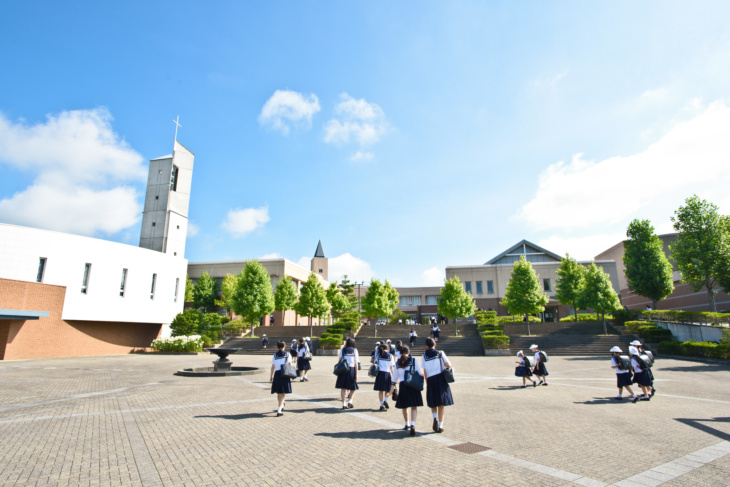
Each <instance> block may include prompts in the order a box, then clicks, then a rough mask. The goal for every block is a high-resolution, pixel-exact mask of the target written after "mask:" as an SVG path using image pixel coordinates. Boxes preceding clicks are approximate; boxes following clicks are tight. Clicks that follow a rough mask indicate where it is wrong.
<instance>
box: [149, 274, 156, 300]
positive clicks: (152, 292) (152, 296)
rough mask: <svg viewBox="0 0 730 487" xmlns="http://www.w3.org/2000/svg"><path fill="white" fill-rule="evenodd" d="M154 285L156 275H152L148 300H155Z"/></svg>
mask: <svg viewBox="0 0 730 487" xmlns="http://www.w3.org/2000/svg"><path fill="white" fill-rule="evenodd" d="M155 284H157V274H152V289H150V299H155Z"/></svg>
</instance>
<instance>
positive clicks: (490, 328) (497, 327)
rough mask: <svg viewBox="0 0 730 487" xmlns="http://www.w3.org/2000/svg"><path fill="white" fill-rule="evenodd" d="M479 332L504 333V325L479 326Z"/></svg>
mask: <svg viewBox="0 0 730 487" xmlns="http://www.w3.org/2000/svg"><path fill="white" fill-rule="evenodd" d="M477 330H478V331H479V332H480V333H481V332H485V331H495V330H500V331H504V325H479V326H477Z"/></svg>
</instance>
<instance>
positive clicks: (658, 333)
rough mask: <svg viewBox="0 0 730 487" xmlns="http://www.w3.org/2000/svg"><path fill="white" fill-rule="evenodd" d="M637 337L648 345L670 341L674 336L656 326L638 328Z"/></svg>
mask: <svg viewBox="0 0 730 487" xmlns="http://www.w3.org/2000/svg"><path fill="white" fill-rule="evenodd" d="M639 336H640V337H641V338H643V339H644V340H645V341H647V342H649V343H658V342H663V341H665V340H671V339H672V338H673V337H674V335H672V332H671V331H669V330H665V329H664V328H660V327H658V326H656V325H644V326H640V327H639Z"/></svg>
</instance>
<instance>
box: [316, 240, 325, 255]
mask: <svg viewBox="0 0 730 487" xmlns="http://www.w3.org/2000/svg"><path fill="white" fill-rule="evenodd" d="M314 256H315V257H321V258H322V259H324V258H326V257H325V256H324V250H322V241H321V240H320V241H319V243H318V244H317V250H316V251H315V252H314Z"/></svg>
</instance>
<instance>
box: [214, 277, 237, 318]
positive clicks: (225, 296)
mask: <svg viewBox="0 0 730 487" xmlns="http://www.w3.org/2000/svg"><path fill="white" fill-rule="evenodd" d="M237 284H238V276H237V275H233V274H226V275H225V277H224V278H223V282H221V297H220V299H216V300H215V305H216V306H218V307H219V308H223V309H225V310H226V314H227V315H230V313H231V297H232V296H233V292H234V291H235V290H236V285H237Z"/></svg>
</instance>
